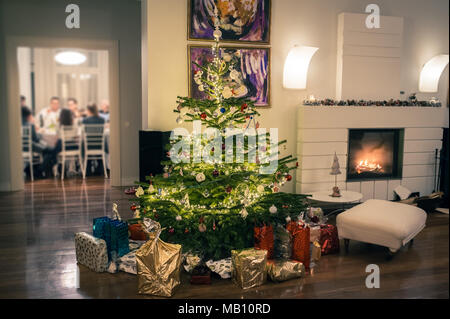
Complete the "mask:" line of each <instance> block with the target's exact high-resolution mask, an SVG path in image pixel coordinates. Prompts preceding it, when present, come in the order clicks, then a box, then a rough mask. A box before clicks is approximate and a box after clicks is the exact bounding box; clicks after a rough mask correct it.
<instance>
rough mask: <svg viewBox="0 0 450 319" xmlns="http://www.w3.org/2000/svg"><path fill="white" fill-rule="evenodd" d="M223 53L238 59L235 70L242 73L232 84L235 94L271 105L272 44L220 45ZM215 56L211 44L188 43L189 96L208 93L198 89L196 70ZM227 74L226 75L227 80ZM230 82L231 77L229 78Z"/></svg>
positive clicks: (200, 96)
mask: <svg viewBox="0 0 450 319" xmlns="http://www.w3.org/2000/svg"><path fill="white" fill-rule="evenodd" d="M220 55H221V57H222V58H224V59H225V60H228V59H230V60H231V59H232V58H233V59H235V61H236V63H235V67H234V68H235V70H236V71H238V72H239V77H238V79H237V80H234V82H235V83H237V87H235V88H233V92H234V93H233V94H234V97H245V98H249V99H251V100H252V101H254V102H255V106H260V107H264V106H269V105H270V48H266V47H232V46H222V47H220ZM212 60H213V54H212V52H211V47H210V46H206V45H189V46H188V65H189V67H188V68H189V72H188V73H189V96H190V97H192V98H198V99H205V98H207V95H206V94H205V93H204V92H203V91H200V90H199V89H198V85H197V84H196V83H195V80H194V74H195V73H196V72H197V71H199V70H200V68H199V67H198V66H197V65H195V64H194V63H193V62H196V63H197V64H198V65H200V66H203V65H205V64H206V63H209V62H211V61H212ZM226 81H227V78H225V82H226ZM230 82H231V80H230Z"/></svg>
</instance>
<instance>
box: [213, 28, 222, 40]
mask: <svg viewBox="0 0 450 319" xmlns="http://www.w3.org/2000/svg"><path fill="white" fill-rule="evenodd" d="M213 36H214V38H216V39H220V37H222V32H221V31H220V30H214V32H213Z"/></svg>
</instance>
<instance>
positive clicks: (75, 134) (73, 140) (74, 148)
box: [58, 125, 84, 180]
mask: <svg viewBox="0 0 450 319" xmlns="http://www.w3.org/2000/svg"><path fill="white" fill-rule="evenodd" d="M60 137H61V152H60V153H59V154H58V164H61V180H64V175H65V168H66V161H68V160H70V161H76V160H78V161H79V163H80V167H81V171H82V172H84V170H83V158H82V154H81V141H82V138H81V131H80V129H79V128H78V127H76V126H64V125H63V126H61V128H60Z"/></svg>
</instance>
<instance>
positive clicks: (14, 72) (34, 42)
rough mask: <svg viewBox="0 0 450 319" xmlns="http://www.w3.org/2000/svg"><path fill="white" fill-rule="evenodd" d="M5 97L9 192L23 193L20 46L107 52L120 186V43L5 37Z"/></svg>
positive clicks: (114, 171)
mask: <svg viewBox="0 0 450 319" xmlns="http://www.w3.org/2000/svg"><path fill="white" fill-rule="evenodd" d="M5 40H6V43H5V44H6V52H5V53H6V72H7V73H6V75H7V83H6V94H7V103H8V134H9V139H8V141H9V159H8V160H9V163H10V165H9V169H10V190H11V191H16V190H23V189H24V180H23V160H22V139H21V127H22V122H21V119H20V117H21V113H20V108H19V105H20V90H19V68H18V61H17V48H18V47H22V46H23V47H37V48H74V49H75V48H79V49H86V50H105V51H108V64H109V92H110V94H109V95H110V96H109V101H110V109H111V111H110V112H111V116H110V141H113V143H111V142H110V145H109V152H110V153H109V154H110V165H111V171H110V178H111V186H121V184H122V181H121V180H122V179H121V166H120V164H121V156H120V150H121V148H120V107H119V102H120V97H119V43H118V41H114V40H96V39H92V40H90V39H67V38H50V37H6V39H5Z"/></svg>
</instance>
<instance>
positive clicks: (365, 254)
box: [0, 177, 449, 299]
mask: <svg viewBox="0 0 450 319" xmlns="http://www.w3.org/2000/svg"><path fill="white" fill-rule="evenodd" d="M129 198H130V197H128V196H126V195H125V194H124V193H123V189H120V188H111V187H110V186H109V181H108V180H106V181H104V179H103V178H97V177H93V178H91V179H87V180H86V182H82V180H81V179H67V180H66V181H64V183H62V182H61V181H60V180H59V179H55V180H53V179H52V180H40V181H35V182H34V183H27V184H26V189H25V191H23V192H14V193H0V236H1V237H0V298H148V297H144V296H140V295H138V294H137V293H136V292H137V279H136V276H133V275H130V274H126V273H122V272H121V273H117V274H109V273H101V274H98V273H95V272H92V271H90V270H88V269H87V268H85V267H83V266H78V265H77V263H76V260H75V251H74V233H75V232H79V231H86V232H91V229H92V218H94V217H98V216H104V215H105V214H108V213H109V212H110V210H111V202H112V201H117V202H118V203H119V208H120V211H121V212H122V215H123V216H122V217H123V218H128V217H130V216H131V212H130V211H129V209H128V207H129V202H128V199H129ZM384 254H385V251H384V249H382V248H381V247H376V246H369V245H366V244H361V243H356V242H352V243H351V245H350V253H349V254H348V255H345V254H344V252H341V254H337V255H330V256H323V257H322V259H321V260H320V263H319V265H318V266H317V267H316V268H315V271H314V274H310V275H307V276H306V277H305V278H302V279H298V280H291V281H288V282H284V283H281V284H274V283H267V284H265V285H264V286H261V287H259V288H254V289H250V290H248V291H243V290H241V289H239V288H237V287H236V286H235V285H234V284H233V283H232V282H231V281H230V280H219V279H217V280H214V281H213V284H212V285H211V286H191V285H190V284H189V283H188V277H187V276H186V275H183V276H182V280H183V283H182V285H181V287H180V288H179V289H178V290H177V292H176V294H175V296H174V298H258V299H259V298H448V297H449V284H448V282H449V263H448V261H449V225H448V215H444V214H431V215H429V217H428V222H427V227H426V228H425V229H424V230H423V231H422V232H421V233H420V234H419V235H418V236H417V237H416V240H415V243H414V246H413V247H411V248H403V249H402V250H401V251H400V252H399V253H398V254H397V256H396V257H395V258H394V259H393V260H392V261H389V262H387V261H385V260H384ZM368 264H377V265H379V267H380V269H381V280H380V285H381V287H380V288H379V289H368V288H366V287H365V278H366V275H367V274H366V273H365V267H366V265H368Z"/></svg>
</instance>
